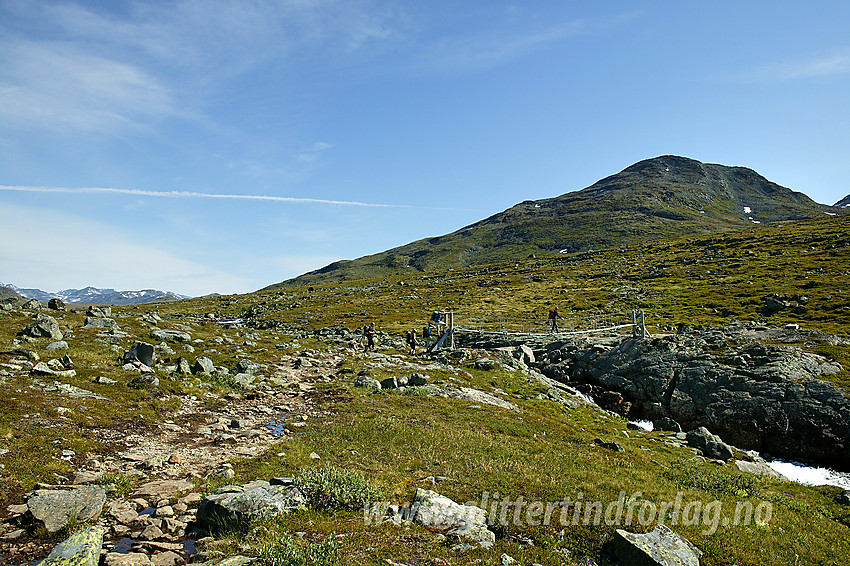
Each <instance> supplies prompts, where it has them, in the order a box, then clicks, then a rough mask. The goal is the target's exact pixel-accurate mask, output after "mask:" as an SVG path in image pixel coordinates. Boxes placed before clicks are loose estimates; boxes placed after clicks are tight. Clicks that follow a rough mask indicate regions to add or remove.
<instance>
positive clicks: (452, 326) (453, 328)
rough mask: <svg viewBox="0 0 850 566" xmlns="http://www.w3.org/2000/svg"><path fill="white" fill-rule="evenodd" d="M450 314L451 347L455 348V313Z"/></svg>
mask: <svg viewBox="0 0 850 566" xmlns="http://www.w3.org/2000/svg"><path fill="white" fill-rule="evenodd" d="M448 315H449V328H448V330H447V332H448V333H449V347H450V348H451V349H452V350H454V349H455V313H453V312H450V313H448Z"/></svg>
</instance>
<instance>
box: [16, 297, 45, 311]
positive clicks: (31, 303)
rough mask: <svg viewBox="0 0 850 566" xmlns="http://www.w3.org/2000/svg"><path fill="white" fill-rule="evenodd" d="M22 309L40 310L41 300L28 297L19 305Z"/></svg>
mask: <svg viewBox="0 0 850 566" xmlns="http://www.w3.org/2000/svg"><path fill="white" fill-rule="evenodd" d="M21 308H22V309H27V310H41V302H40V301H39V300H38V299H30V300H28V301H27V302H25V303H24V304H23V305H21Z"/></svg>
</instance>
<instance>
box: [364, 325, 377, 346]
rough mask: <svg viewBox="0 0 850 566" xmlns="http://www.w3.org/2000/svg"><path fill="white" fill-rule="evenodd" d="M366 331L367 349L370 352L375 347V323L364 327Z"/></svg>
mask: <svg viewBox="0 0 850 566" xmlns="http://www.w3.org/2000/svg"><path fill="white" fill-rule="evenodd" d="M364 333H365V334H366V351H367V352H368V351H369V349H370V348H371V349H372V350H374V349H375V323H374V322H372V323H370V324H369V326H367V327H366V328H365V329H364Z"/></svg>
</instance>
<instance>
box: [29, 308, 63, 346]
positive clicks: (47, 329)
mask: <svg viewBox="0 0 850 566" xmlns="http://www.w3.org/2000/svg"><path fill="white" fill-rule="evenodd" d="M18 336H30V337H32V338H52V339H54V340H62V338H63V336H62V331H61V330H59V323H58V322H56V319H55V318H53V317H52V316H49V315H46V314H42V313H38V314H37V315H36V317H35V322H32V323H30V324H28V325H27V326H26V327H25V328H24V329H23V330H21V331H20V332H18Z"/></svg>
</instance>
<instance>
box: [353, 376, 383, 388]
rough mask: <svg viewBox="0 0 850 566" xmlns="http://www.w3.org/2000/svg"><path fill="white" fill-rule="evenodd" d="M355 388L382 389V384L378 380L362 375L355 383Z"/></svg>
mask: <svg viewBox="0 0 850 566" xmlns="http://www.w3.org/2000/svg"><path fill="white" fill-rule="evenodd" d="M354 386H355V387H366V388H368V389H380V388H381V382H380V381H378V380H377V379H374V378H372V377H369V376H368V375H360V376H358V377H357V379H356V380H355V381H354Z"/></svg>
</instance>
